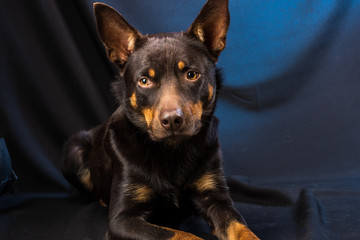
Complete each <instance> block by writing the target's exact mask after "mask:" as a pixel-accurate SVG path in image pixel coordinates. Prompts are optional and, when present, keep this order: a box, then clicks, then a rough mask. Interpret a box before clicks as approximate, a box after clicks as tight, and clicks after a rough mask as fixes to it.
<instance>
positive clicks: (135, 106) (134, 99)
mask: <svg viewBox="0 0 360 240" xmlns="http://www.w3.org/2000/svg"><path fill="white" fill-rule="evenodd" d="M130 104H131V106H132V107H133V108H134V109H136V108H137V103H136V95H135V93H133V94H132V95H131V97H130Z"/></svg>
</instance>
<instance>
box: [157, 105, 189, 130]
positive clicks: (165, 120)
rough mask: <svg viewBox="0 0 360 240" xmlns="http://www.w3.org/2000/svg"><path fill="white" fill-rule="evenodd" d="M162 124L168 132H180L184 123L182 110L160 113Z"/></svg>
mask: <svg viewBox="0 0 360 240" xmlns="http://www.w3.org/2000/svg"><path fill="white" fill-rule="evenodd" d="M159 119H160V123H161V126H163V128H165V129H166V130H168V131H176V130H178V129H179V128H180V127H181V126H182V124H183V123H184V114H183V112H182V111H181V109H174V110H170V111H168V110H165V111H161V112H160V116H159Z"/></svg>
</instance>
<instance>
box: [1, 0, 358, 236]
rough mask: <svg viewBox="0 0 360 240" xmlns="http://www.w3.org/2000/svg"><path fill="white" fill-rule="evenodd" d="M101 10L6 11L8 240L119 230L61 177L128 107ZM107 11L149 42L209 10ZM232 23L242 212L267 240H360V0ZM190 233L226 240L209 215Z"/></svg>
mask: <svg viewBox="0 0 360 240" xmlns="http://www.w3.org/2000/svg"><path fill="white" fill-rule="evenodd" d="M93 2H95V1H90V0H89V1H86V0H72V1H70V0H57V1H56V0H47V1H45V0H31V1H28V0H16V1H10V0H2V1H1V2H0V67H1V68H0V107H1V111H0V116H1V121H0V127H1V129H0V134H1V136H0V138H3V139H2V140H1V142H0V146H1V148H0V150H1V154H0V156H1V158H0V170H1V171H0V177H1V178H0V180H1V188H0V191H1V193H2V195H1V196H0V239H29V240H31V239H54V240H55V239H101V238H102V236H103V234H104V233H105V231H106V227H107V209H106V208H103V207H101V206H100V205H99V204H98V203H96V202H91V201H89V200H87V199H85V198H83V197H82V196H80V195H79V193H78V192H77V191H76V190H75V189H73V188H72V187H71V186H70V185H69V183H68V182H67V181H66V180H65V179H64V178H63V176H62V175H61V173H60V171H59V169H60V151H61V147H62V144H63V143H64V141H66V139H67V138H68V137H69V136H70V135H71V134H72V133H74V132H76V131H79V130H82V129H89V128H91V127H94V126H96V125H98V124H100V123H102V122H103V121H105V120H106V119H107V118H108V117H109V116H110V115H111V113H112V111H113V110H114V109H115V108H116V103H115V98H114V97H113V96H112V95H111V93H110V83H111V81H112V80H113V76H115V74H116V69H115V68H114V66H113V65H112V64H111V63H110V62H109V61H108V60H107V58H106V53H105V49H104V47H103V45H102V43H101V42H100V40H99V38H98V35H97V32H96V28H95V22H94V17H93V14H92V3H93ZM103 2H105V3H107V4H108V5H110V6H113V7H114V8H115V9H117V10H118V11H119V12H120V13H121V14H122V15H123V16H124V17H125V18H126V19H127V20H128V22H129V23H130V24H131V25H133V26H134V27H135V28H137V29H138V30H139V31H140V32H141V33H142V34H147V33H159V32H168V31H171V32H175V31H183V30H186V29H187V28H188V27H189V26H190V24H191V23H192V21H193V20H194V19H195V17H196V16H197V14H198V12H199V11H200V9H201V7H202V6H203V4H204V3H205V1H204V0H201V1H200V0H199V1H191V0H181V1H170V0H154V1H146V0H104V1H103ZM230 14H231V24H230V29H229V32H228V38H227V47H226V49H225V50H224V51H223V53H222V54H221V56H220V59H219V63H218V66H219V67H220V68H222V69H223V72H224V76H225V82H224V87H223V89H222V93H221V95H220V98H219V104H218V108H217V111H216V115H217V116H218V118H219V119H220V127H219V134H220V140H221V145H222V151H223V157H224V169H225V173H226V176H227V177H228V182H229V186H230V191H231V194H232V197H233V199H234V201H235V205H236V207H237V209H238V210H239V211H240V212H241V213H242V215H243V216H244V217H245V219H246V220H247V222H248V224H249V227H250V228H251V229H252V230H253V231H254V232H255V233H256V234H257V235H258V236H259V237H260V238H261V239H264V240H266V239H269V240H272V239H287V240H288V239H349V240H350V239H351V240H356V239H360V228H359V226H360V210H359V209H360V208H359V203H360V107H359V105H360V94H359V93H360V1H358V0H313V1H307V0H294V1H286V0H270V1H260V0H241V1H240V0H230ZM5 142H6V144H5ZM6 146H7V148H6ZM8 153H9V154H8ZM9 156H10V157H9ZM10 159H11V163H12V169H13V170H14V172H15V174H16V176H17V178H18V179H17V181H16V183H15V184H14V185H13V188H11V189H10V190H9V188H10V186H11V185H12V184H13V182H14V180H15V179H16V176H15V174H14V172H13V171H12V170H11V165H10ZM5 192H6V193H5ZM182 229H183V230H186V231H191V232H193V233H196V234H197V235H199V236H202V237H204V238H206V239H212V237H211V236H210V234H209V229H208V228H207V227H206V225H205V224H204V223H203V222H202V221H201V220H199V219H197V218H192V219H189V220H188V221H187V222H186V223H184V225H183V226H182Z"/></svg>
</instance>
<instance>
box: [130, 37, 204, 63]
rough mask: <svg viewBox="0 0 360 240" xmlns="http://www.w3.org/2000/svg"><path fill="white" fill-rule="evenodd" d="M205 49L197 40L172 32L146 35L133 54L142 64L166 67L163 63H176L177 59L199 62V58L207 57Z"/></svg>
mask: <svg viewBox="0 0 360 240" xmlns="http://www.w3.org/2000/svg"><path fill="white" fill-rule="evenodd" d="M206 51H207V50H206V49H205V47H204V46H202V45H201V44H199V43H198V42H196V41H192V40H191V39H189V38H187V37H185V36H183V35H181V34H174V35H172V36H168V35H165V36H163V35H159V36H158V35H156V36H150V37H147V38H146V42H145V44H143V45H142V47H141V48H140V49H139V50H138V51H137V53H135V54H134V55H135V56H136V58H138V60H140V59H141V63H142V64H144V65H157V66H158V67H166V66H165V65H164V64H177V63H178V62H179V61H183V62H186V63H188V64H191V63H194V62H198V63H200V62H201V61H199V60H200V58H207V53H206Z"/></svg>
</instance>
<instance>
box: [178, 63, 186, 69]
mask: <svg viewBox="0 0 360 240" xmlns="http://www.w3.org/2000/svg"><path fill="white" fill-rule="evenodd" d="M184 67H185V63H184V62H183V61H180V62H178V68H179V70H183V69H184Z"/></svg>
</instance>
